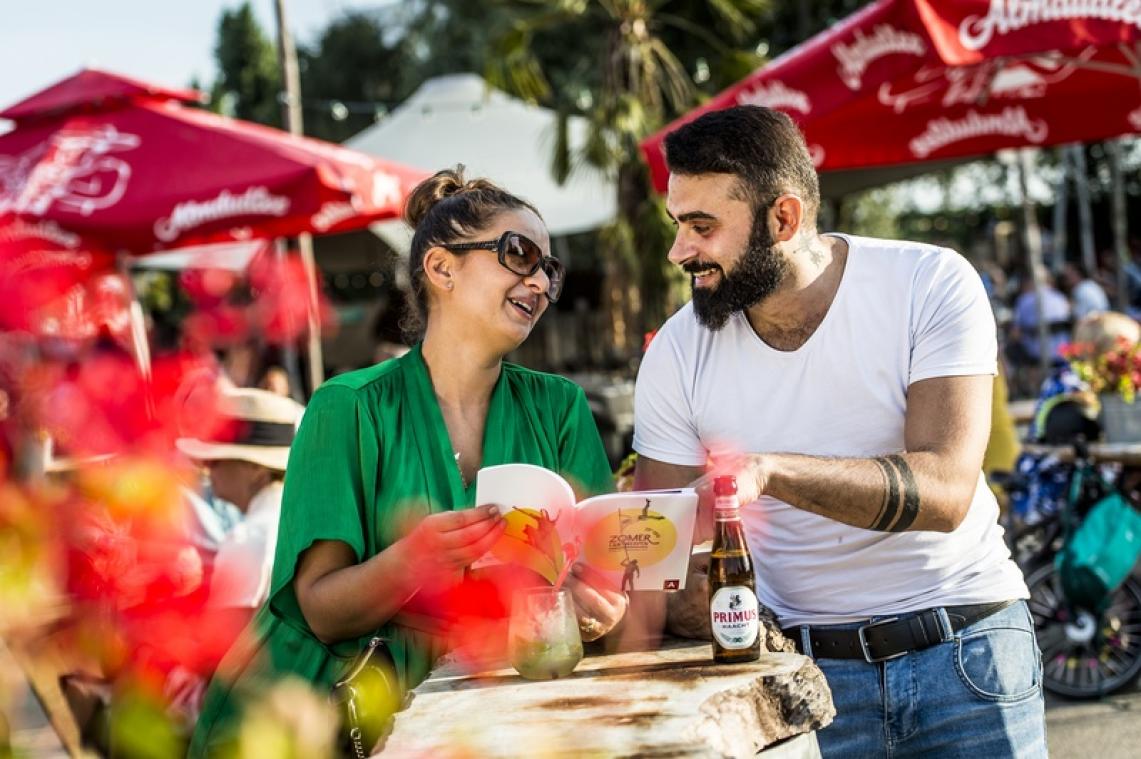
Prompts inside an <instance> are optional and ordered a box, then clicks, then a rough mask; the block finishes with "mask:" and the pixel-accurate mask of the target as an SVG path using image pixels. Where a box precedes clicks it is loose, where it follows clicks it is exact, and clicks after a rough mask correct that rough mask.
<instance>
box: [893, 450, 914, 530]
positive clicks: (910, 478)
mask: <svg viewBox="0 0 1141 759" xmlns="http://www.w3.org/2000/svg"><path fill="white" fill-rule="evenodd" d="M887 460H888V461H890V462H891V463H893V464H895V466H896V467H897V468H898V469H899V476H900V477H901V478H902V479H903V513H902V514H900V516H899V521H898V522H896V523H895V526H893V527H892V528H891V529H892V532H903V531H904V530H906V529H907V528H909V527H911V525H912V523H913V522H914V521H915V517H917V516H919V485H918V484H916V482H915V475H913V474H912V473H911V467H909V466H908V465H907V462H906V461H904V459H903V456H899V455H892V456H888V457H887Z"/></svg>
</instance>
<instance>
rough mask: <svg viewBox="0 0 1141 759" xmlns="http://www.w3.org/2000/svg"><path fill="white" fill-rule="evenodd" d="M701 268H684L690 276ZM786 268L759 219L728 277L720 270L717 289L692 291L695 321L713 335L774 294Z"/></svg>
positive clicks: (761, 220)
mask: <svg viewBox="0 0 1141 759" xmlns="http://www.w3.org/2000/svg"><path fill="white" fill-rule="evenodd" d="M703 267H704V264H701V263H698V262H697V261H692V262H690V263H688V264H686V265H685V267H684V268H685V270H686V271H687V272H690V273H691V274H692V273H693V272H694V271H697V270H700V269H702V268H703ZM719 268H720V267H719ZM788 269H789V265H788V261H786V260H785V259H784V257H783V256H781V255H780V253H778V252H777V249H776V245H775V244H774V242H773V237H772V235H771V234H770V233H769V230H768V226H767V225H766V224H765V220H764V217H763V216H762V217H761V219H760V220H759V221H758V222H754V224H753V231H752V232H751V233H750V235H749V242H748V243H747V244H746V247H745V252H744V253H743V254H742V255H741V257H740V258H739V259H737V263H736V264H735V265H734V266H733V272H732V273H731V274H730V273H729V272H726V271H725V270H724V269H721V282H720V283H718V285H717V286H716V287H713V288H707V287H694V288H693V311H694V313H695V314H696V315H697V320H698V321H699V322H700V323H701V324H702V326H704V327H707V328H708V329H711V330H713V331H714V332H716V331H717V330H719V329H721V328H722V327H724V326H725V323H726V322H727V321H729V317H730V316H732V315H733V314H735V313H736V312H738V311H744V310H745V309H746V308H749V307H750V306H754V305H756V304H757V303H760V302H761V301H762V300H764V299H765V298H767V297H769V296H770V295H772V294H773V293H775V292H776V291H777V288H779V287H780V285H781V283H782V282H783V281H784V278H785V275H786V274H787V273H788Z"/></svg>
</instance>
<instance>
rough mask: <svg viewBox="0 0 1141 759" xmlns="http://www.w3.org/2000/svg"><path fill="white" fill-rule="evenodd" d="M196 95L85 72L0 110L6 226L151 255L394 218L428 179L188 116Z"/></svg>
mask: <svg viewBox="0 0 1141 759" xmlns="http://www.w3.org/2000/svg"><path fill="white" fill-rule="evenodd" d="M195 96H196V95H195V93H193V92H191V91H187V90H166V89H162V88H157V87H151V86H149V85H145V84H142V83H140V82H136V81H133V80H130V79H126V78H124V77H120V76H116V75H113V74H108V73H104V72H100V71H92V70H86V71H82V72H80V73H79V74H77V75H75V76H73V77H71V78H69V79H66V80H64V81H62V82H60V83H58V84H56V85H54V86H52V87H50V88H48V89H46V90H44V91H43V92H40V93H38V94H36V95H33V96H32V97H30V98H28V99H26V100H24V101H23V102H21V103H18V104H16V105H14V106H12V107H10V108H8V109H7V110H4V111H0V118H8V119H12V120H13V121H15V122H16V128H15V129H14V130H13V131H11V132H9V133H8V134H5V135H3V136H0V225H2V224H3V223H4V222H5V220H7V221H8V222H11V221H12V220H21V221H24V222H27V223H38V222H53V223H55V224H57V225H58V226H59V227H60V228H62V229H65V230H67V231H68V232H70V233H74V234H78V235H80V236H82V238H83V239H84V240H85V241H87V242H88V243H91V244H98V245H101V246H103V247H106V248H108V249H111V250H127V251H131V252H133V253H136V254H144V253H147V252H150V251H154V250H159V249H168V248H173V247H180V246H184V245H190V244H197V243H203V242H215V241H223V240H240V239H247V238H250V237H277V236H287V235H297V234H300V233H302V232H314V233H319V234H320V233H326V232H342V231H347V230H351V229H358V228H361V227H364V226H366V225H368V224H370V223H372V222H374V221H378V220H381V219H388V218H392V217H394V216H398V215H399V214H400V211H401V208H402V206H403V202H404V198H405V196H406V194H407V192H408V190H409V189H410V188H411V187H412V186H413V185H415V184H416V183H417V182H418V181H420V180H421V179H423V178H424V177H425V176H426V174H425V173H424V172H422V171H419V170H417V169H412V168H409V167H406V166H401V165H399V164H395V163H392V162H389V161H384V160H381V159H376V158H372V157H370V156H366V155H364V154H361V153H357V152H354V151H350V150H346V149H344V148H341V147H339V146H337V145H333V144H330V143H326V142H321V141H319V140H313V139H307V138H304V137H295V136H293V135H290V134H287V133H285V132H282V131H280V130H277V129H271V128H268V127H263V126H259V125H257V124H250V123H247V122H243V121H238V120H235V119H230V118H226V117H223V116H218V115H216V114H213V113H209V112H207V111H203V110H200V109H197V108H189V107H186V106H184V105H183V103H184V102H186V101H187V100H190V99H193V98H194V97H195Z"/></svg>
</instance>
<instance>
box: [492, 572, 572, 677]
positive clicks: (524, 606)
mask: <svg viewBox="0 0 1141 759" xmlns="http://www.w3.org/2000/svg"><path fill="white" fill-rule="evenodd" d="M507 655H508V657H509V658H510V660H511V666H512V667H514V668H515V671H516V672H518V673H519V674H520V675H522V676H523V677H525V678H527V679H528V680H553V679H554V678H556V677H566V676H567V675H569V674H570V673H571V672H573V671H574V668H575V666H576V665H578V663H579V662H580V661H581V660H582V638H580V637H579V634H578V620H577V619H576V618H575V613H574V600H573V599H572V598H571V595H570V591H567V590H564V589H559V590H556V589H554V588H527V589H524V590H519V591H516V593H515V595H514V597H513V599H512V603H511V619H510V621H509V623H508V629H507Z"/></svg>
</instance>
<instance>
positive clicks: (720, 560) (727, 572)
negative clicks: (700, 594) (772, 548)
mask: <svg viewBox="0 0 1141 759" xmlns="http://www.w3.org/2000/svg"><path fill="white" fill-rule="evenodd" d="M713 495H714V497H715V499H716V500H715V501H714V511H713V514H714V517H715V519H716V520H717V531H716V532H715V533H714V536H713V553H712V555H711V557H710V558H711V561H710V563H709V617H710V622H711V623H712V627H713V661H714V662H715V663H717V664H730V663H736V662H749V661H756V660H757V659H758V658H760V655H761V638H760V634H759V633H760V620H759V617H758V613H757V595H756V578H755V577H754V576H753V560H752V557H750V556H749V546H748V544H747V543H746V542H745V529H744V527H743V526H742V524H741V513H740V504H739V503H738V501H737V480H736V479H735V478H733V477H717V478H716V479H714V480H713Z"/></svg>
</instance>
